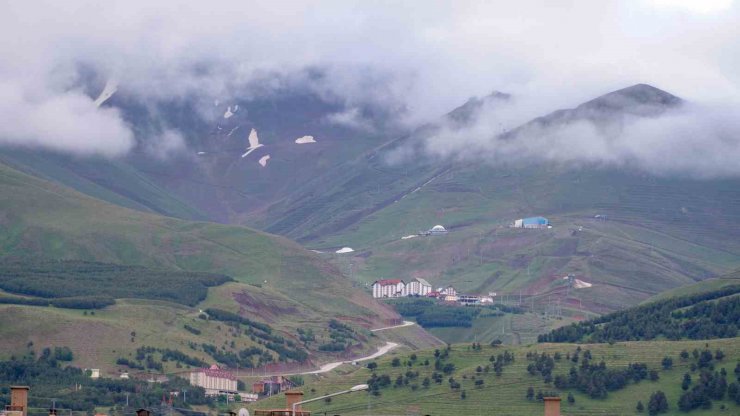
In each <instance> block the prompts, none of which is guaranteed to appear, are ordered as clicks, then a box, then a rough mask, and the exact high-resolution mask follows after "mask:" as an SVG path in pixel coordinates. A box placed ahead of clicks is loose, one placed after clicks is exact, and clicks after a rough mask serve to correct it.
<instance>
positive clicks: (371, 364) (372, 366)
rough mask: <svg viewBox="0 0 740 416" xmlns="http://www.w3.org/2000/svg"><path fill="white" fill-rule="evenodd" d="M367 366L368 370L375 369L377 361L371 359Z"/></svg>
mask: <svg viewBox="0 0 740 416" xmlns="http://www.w3.org/2000/svg"><path fill="white" fill-rule="evenodd" d="M367 368H368V369H370V370H375V369H376V368H378V363H376V362H375V361H371V362H369V363H367Z"/></svg>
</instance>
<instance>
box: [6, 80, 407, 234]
mask: <svg viewBox="0 0 740 416" xmlns="http://www.w3.org/2000/svg"><path fill="white" fill-rule="evenodd" d="M314 76H319V75H314ZM96 85H97V84H96ZM98 88H101V89H102V88H103V86H102V85H98ZM88 89H89V90H90V91H91V92H90V93H91V96H93V97H94V96H95V95H96V94H97V92H96V90H95V89H93V88H92V86H90V87H89V88H88ZM230 96H231V97H236V98H224V99H223V101H221V100H216V101H215V102H208V103H205V102H203V99H201V98H198V97H181V98H179V99H173V100H168V101H161V102H141V101H139V100H138V99H137V98H135V97H133V96H131V95H129V94H127V93H126V90H125V86H123V85H122V86H119V88H118V90H117V92H115V93H114V94H113V95H112V96H111V97H110V98H109V99H108V100H106V101H105V102H104V103H103V105H104V106H110V107H113V108H116V109H117V110H119V111H120V113H121V115H122V117H123V118H124V119H125V120H126V122H127V123H128V124H129V125H131V126H132V129H133V130H134V132H135V134H136V139H137V146H136V147H135V148H134V149H133V151H132V152H131V153H130V154H128V155H127V156H125V157H120V158H117V159H115V160H110V159H107V158H102V157H82V156H66V155H61V154H58V153H54V152H45V151H38V150H36V149H32V150H28V149H21V148H5V149H0V161H2V162H3V163H5V164H8V165H11V166H13V167H14V168H16V169H19V170H22V171H24V172H26V173H30V174H33V175H37V176H40V177H43V178H45V179H50V180H53V181H57V182H60V183H62V184H65V185H67V186H70V187H72V188H74V189H76V190H78V191H80V192H83V193H86V194H88V195H91V196H94V197H96V198H100V199H103V200H106V201H108V202H112V203H114V204H117V205H123V206H126V207H129V208H134V209H138V210H142V211H145V212H153V213H159V214H163V215H167V216H174V217H178V218H183V219H195V220H203V219H208V220H210V221H216V222H222V223H235V224H247V223H250V221H247V220H246V217H248V216H251V217H253V218H255V219H258V218H260V217H262V216H264V215H266V214H265V212H264V211H265V209H267V207H268V206H270V205H271V204H273V203H276V202H277V201H279V200H281V199H282V198H284V197H285V196H286V195H287V194H288V193H290V192H292V191H293V190H296V189H300V188H301V187H302V186H304V184H305V183H306V182H308V181H311V180H312V179H314V178H316V177H319V176H321V175H322V174H324V173H326V172H327V171H328V170H330V169H331V168H332V167H334V166H336V165H339V164H341V163H343V162H345V161H346V160H348V159H350V158H352V157H354V156H355V155H357V154H359V153H362V152H364V151H366V150H368V149H371V148H373V147H375V146H377V145H378V144H379V143H382V142H383V141H385V140H386V139H385V136H386V135H395V134H396V132H397V131H398V128H397V127H394V122H393V116H392V115H391V114H390V113H391V112H398V111H401V110H399V109H395V108H392V107H382V108H381V107H379V106H373V105H371V104H363V103H347V102H345V101H342V100H340V99H338V98H336V97H333V96H330V95H327V94H321V93H318V92H316V91H315V90H313V89H312V88H311V87H310V86H306V85H296V84H295V83H294V82H290V81H287V80H282V79H272V78H271V79H269V80H265V81H264V83H262V84H258V85H251V86H250V88H247V89H244V90H234V91H231V92H230ZM252 130H254V132H255V135H256V137H257V139H258V140H259V142H260V144H262V145H263V146H262V147H260V148H258V149H257V150H255V151H253V152H251V153H250V154H249V155H248V156H244V157H242V155H244V154H245V153H246V149H247V148H248V147H249V140H248V138H249V137H250V135H251V132H252ZM168 132H170V133H171V132H175V133H176V134H178V135H179V136H180V137H181V138H182V141H183V144H182V146H178V145H177V144H169V146H172V149H171V151H170V152H169V153H168V154H167V155H166V156H165V155H164V154H162V151H161V147H162V146H165V147H166V146H168V144H167V143H164V144H163V142H162V140H163V139H162V137H165V136H166V134H167V133H168ZM306 136H311V137H312V138H313V139H312V141H308V142H300V143H297V142H296V141H297V140H298V139H299V138H302V137H306ZM267 156H269V159H266V166H262V165H261V163H260V160H263V158H266V157H267Z"/></svg>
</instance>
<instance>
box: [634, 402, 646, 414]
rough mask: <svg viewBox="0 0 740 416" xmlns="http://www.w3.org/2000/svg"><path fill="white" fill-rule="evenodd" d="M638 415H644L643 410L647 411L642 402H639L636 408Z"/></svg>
mask: <svg viewBox="0 0 740 416" xmlns="http://www.w3.org/2000/svg"><path fill="white" fill-rule="evenodd" d="M635 409H636V410H637V412H638V413H642V411H643V410H645V406H643V404H642V401H640V400H638V401H637V406H636V407H635Z"/></svg>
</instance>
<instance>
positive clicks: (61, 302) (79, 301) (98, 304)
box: [0, 296, 116, 309]
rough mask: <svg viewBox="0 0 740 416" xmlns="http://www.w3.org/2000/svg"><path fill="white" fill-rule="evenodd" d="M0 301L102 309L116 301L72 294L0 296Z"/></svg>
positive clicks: (30, 304)
mask: <svg viewBox="0 0 740 416" xmlns="http://www.w3.org/2000/svg"><path fill="white" fill-rule="evenodd" d="M0 303H2V304H9V305H28V306H54V307H55V308H67V309H102V308H105V307H106V306H110V305H113V304H114V303H116V301H115V299H113V298H112V297H110V296H73V297H69V298H53V299H44V298H22V297H17V296H0Z"/></svg>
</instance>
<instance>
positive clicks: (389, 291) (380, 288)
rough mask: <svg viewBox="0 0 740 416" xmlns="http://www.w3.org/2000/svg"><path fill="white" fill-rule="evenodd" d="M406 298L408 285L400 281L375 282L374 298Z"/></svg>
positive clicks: (385, 280)
mask: <svg viewBox="0 0 740 416" xmlns="http://www.w3.org/2000/svg"><path fill="white" fill-rule="evenodd" d="M400 296H406V284H405V283H404V282H403V280H400V279H383V280H376V281H375V282H373V297H374V298H397V297H400Z"/></svg>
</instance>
